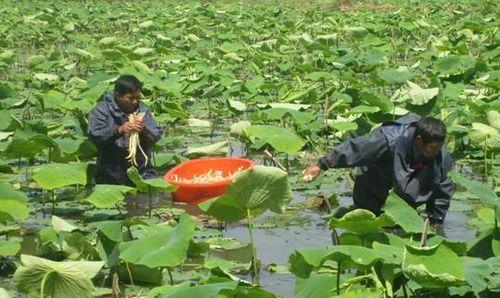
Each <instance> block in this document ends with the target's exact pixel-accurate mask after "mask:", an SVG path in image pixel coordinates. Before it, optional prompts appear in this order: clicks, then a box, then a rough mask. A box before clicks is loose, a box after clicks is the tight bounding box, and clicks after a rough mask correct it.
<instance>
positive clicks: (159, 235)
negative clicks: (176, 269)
mask: <svg viewBox="0 0 500 298" xmlns="http://www.w3.org/2000/svg"><path fill="white" fill-rule="evenodd" d="M194 228H195V223H194V221H193V220H192V219H191V217H190V216H189V215H187V214H185V213H183V214H181V215H180V220H179V223H178V224H177V225H176V226H175V227H170V226H162V227H159V229H158V230H157V231H156V232H153V233H151V234H148V235H147V236H145V237H144V238H141V239H137V240H133V241H128V242H122V243H120V258H121V259H122V260H124V261H126V262H129V263H132V264H139V265H145V266H147V267H149V268H156V267H166V266H178V265H181V264H182V263H184V261H185V260H186V257H187V252H188V248H189V243H190V241H191V239H192V238H193V233H194Z"/></svg>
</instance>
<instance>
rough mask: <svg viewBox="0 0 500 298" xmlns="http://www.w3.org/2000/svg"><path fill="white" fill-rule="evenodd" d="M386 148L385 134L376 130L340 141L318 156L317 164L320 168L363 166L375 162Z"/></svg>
mask: <svg viewBox="0 0 500 298" xmlns="http://www.w3.org/2000/svg"><path fill="white" fill-rule="evenodd" d="M387 150H388V147H387V141H386V138H385V136H384V135H383V134H382V132H380V131H378V130H376V131H374V132H373V133H371V134H370V135H367V136H361V137H357V138H354V139H351V140H348V141H345V142H343V143H341V144H340V145H338V146H337V147H335V148H334V149H333V150H332V151H330V152H329V153H328V154H326V155H325V156H324V157H322V158H320V159H319V161H318V164H317V165H318V166H319V167H320V168H321V169H322V170H327V169H330V168H352V167H359V166H364V165H368V164H372V163H375V162H377V161H378V160H379V159H380V158H381V157H382V155H383V154H384V153H385V152H386V151H387Z"/></svg>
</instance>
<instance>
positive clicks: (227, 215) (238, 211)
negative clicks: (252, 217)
mask: <svg viewBox="0 0 500 298" xmlns="http://www.w3.org/2000/svg"><path fill="white" fill-rule="evenodd" d="M198 206H199V207H200V209H201V210H203V211H204V212H206V213H207V214H209V215H210V216H213V217H215V218H217V219H218V220H221V221H225V222H236V221H239V220H241V219H243V218H245V217H246V216H247V212H246V210H245V208H244V207H243V205H242V204H241V203H240V202H239V201H238V200H236V199H235V198H234V197H233V196H229V195H223V196H220V197H218V198H215V199H211V200H207V201H205V202H202V203H200V204H199V205H198Z"/></svg>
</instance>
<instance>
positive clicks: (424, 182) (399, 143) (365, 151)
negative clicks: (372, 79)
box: [318, 114, 454, 222]
mask: <svg viewBox="0 0 500 298" xmlns="http://www.w3.org/2000/svg"><path fill="white" fill-rule="evenodd" d="M419 119H420V116H418V115H415V114H410V115H408V116H405V117H402V118H400V119H398V120H396V121H390V122H386V123H384V124H383V125H382V126H381V127H379V128H377V129H375V130H374V131H373V132H372V133H371V134H369V135H367V136H361V137H358V138H354V139H351V140H349V141H346V142H343V143H341V144H340V145H338V146H337V147H336V148H334V149H333V150H332V151H331V152H329V153H328V154H327V155H325V156H324V157H323V158H321V159H320V160H319V162H318V165H319V166H320V167H321V168H322V169H323V170H326V169H328V168H347V167H358V171H357V174H356V180H355V185H354V190H353V200H354V205H355V206H356V207H358V208H363V209H368V210H370V211H372V212H374V213H375V214H380V208H381V207H382V206H383V204H384V202H385V200H386V198H387V196H388V194H389V190H390V189H391V188H393V189H394V191H395V192H396V194H397V195H399V196H400V197H401V198H403V199H404V200H405V201H406V202H407V203H408V204H410V205H411V206H413V207H414V208H416V207H417V206H419V205H422V204H426V211H427V215H428V217H429V218H430V219H431V221H433V222H442V221H443V220H444V217H445V215H446V212H447V211H448V208H449V206H450V199H451V197H452V195H453V192H454V185H453V183H452V181H451V180H450V179H448V177H447V173H448V172H449V171H450V170H451V169H452V167H453V160H452V158H451V156H450V155H449V154H448V152H447V151H446V148H444V146H443V147H442V149H441V152H440V154H439V155H438V156H437V157H435V158H433V159H430V160H428V159H426V160H425V166H424V167H423V168H415V167H413V166H412V165H414V164H415V163H416V162H417V161H418V160H420V157H421V153H420V152H419V151H418V149H417V148H416V146H415V142H414V137H415V127H414V123H415V122H416V121H418V120H419Z"/></svg>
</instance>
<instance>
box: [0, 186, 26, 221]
mask: <svg viewBox="0 0 500 298" xmlns="http://www.w3.org/2000/svg"><path fill="white" fill-rule="evenodd" d="M28 214H29V209H28V196H26V195H25V194H24V193H22V192H19V191H16V190H15V189H14V187H12V186H11V185H10V184H9V183H7V182H3V181H0V223H6V222H8V221H12V220H20V219H25V218H26V217H28Z"/></svg>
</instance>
